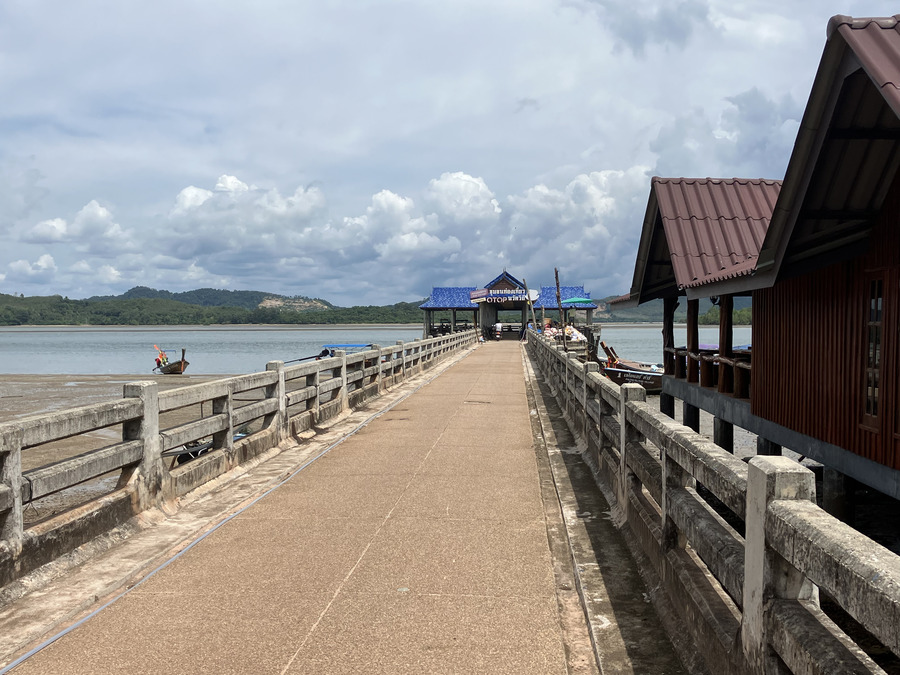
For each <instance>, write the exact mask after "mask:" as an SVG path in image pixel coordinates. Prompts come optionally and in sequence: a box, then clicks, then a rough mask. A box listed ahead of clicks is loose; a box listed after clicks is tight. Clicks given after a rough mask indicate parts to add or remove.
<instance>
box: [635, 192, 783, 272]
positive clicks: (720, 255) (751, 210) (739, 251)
mask: <svg viewBox="0 0 900 675" xmlns="http://www.w3.org/2000/svg"><path fill="white" fill-rule="evenodd" d="M652 186H653V190H654V191H655V193H656V199H657V203H658V206H659V215H660V218H661V220H662V224H663V228H664V230H665V233H666V241H667V242H668V246H669V252H670V254H671V260H672V268H673V271H674V273H675V281H676V283H677V285H678V287H679V288H689V287H693V286H700V285H702V284H705V283H710V282H712V281H719V280H722V279H729V278H733V277H737V276H742V275H745V274H750V273H752V271H753V269H754V268H755V266H756V259H757V256H758V255H759V249H760V247H761V246H762V242H763V239H764V238H765V234H766V229H767V228H768V227H769V221H770V219H771V217H772V209H773V208H774V206H775V202H776V200H777V199H778V193H779V192H780V191H781V181H775V180H764V179H756V180H751V179H741V178H731V179H720V178H653V181H652Z"/></svg>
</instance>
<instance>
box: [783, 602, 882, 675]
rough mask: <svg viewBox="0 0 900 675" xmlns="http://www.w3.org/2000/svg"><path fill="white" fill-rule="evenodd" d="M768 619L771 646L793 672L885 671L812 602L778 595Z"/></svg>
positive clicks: (855, 674)
mask: <svg viewBox="0 0 900 675" xmlns="http://www.w3.org/2000/svg"><path fill="white" fill-rule="evenodd" d="M767 621H768V628H769V634H770V635H771V636H772V648H773V649H774V650H775V651H776V652H777V653H778V655H779V656H780V657H781V660H782V661H784V663H785V664H786V665H787V666H788V668H789V669H790V670H791V672H793V673H811V674H814V675H833V674H834V673H840V674H841V675H875V674H876V673H880V674H881V675H884V671H883V670H882V669H881V668H879V667H878V665H877V664H876V663H875V662H874V661H873V660H872V659H871V658H869V655H868V654H866V653H865V652H864V651H863V650H862V649H860V648H859V646H857V644H856V643H855V642H854V641H853V640H852V639H851V638H850V637H848V636H847V634H846V633H844V631H842V630H841V629H840V628H838V626H837V625H835V623H834V622H833V621H832V620H831V619H830V618H828V616H827V615H826V614H825V612H823V611H822V610H821V609H820V608H819V607H816V606H815V605H814V604H812V603H810V602H803V601H797V600H782V599H776V600H774V601H773V602H772V606H771V609H770V610H769V614H768V619H767Z"/></svg>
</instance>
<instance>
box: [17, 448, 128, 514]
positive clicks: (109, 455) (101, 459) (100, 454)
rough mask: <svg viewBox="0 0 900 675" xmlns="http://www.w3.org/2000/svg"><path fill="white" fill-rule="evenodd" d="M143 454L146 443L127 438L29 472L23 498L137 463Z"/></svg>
mask: <svg viewBox="0 0 900 675" xmlns="http://www.w3.org/2000/svg"><path fill="white" fill-rule="evenodd" d="M142 455H143V444H142V443H141V442H140V441H127V442H125V443H117V444H116V445H110V446H109V447H106V448H102V449H100V450H92V451H91V452H86V453H84V454H81V455H77V456H75V457H70V458H69V459H64V460H62V461H59V462H55V463H53V464H49V465H47V466H43V467H41V468H39V469H32V470H31V471H25V472H23V474H22V477H23V478H24V479H25V483H24V484H23V485H22V501H23V502H30V501H32V500H35V499H39V498H40V497H45V496H47V495H49V494H53V493H54V492H59V491H60V490H65V489H66V488H70V487H73V486H75V485H78V484H80V483H84V482H85V481H88V480H91V479H92V478H97V477H98V476H102V475H103V474H106V473H109V472H110V471H116V470H117V469H121V468H122V467H125V466H128V465H130V464H136V463H137V462H139V461H141V457H142Z"/></svg>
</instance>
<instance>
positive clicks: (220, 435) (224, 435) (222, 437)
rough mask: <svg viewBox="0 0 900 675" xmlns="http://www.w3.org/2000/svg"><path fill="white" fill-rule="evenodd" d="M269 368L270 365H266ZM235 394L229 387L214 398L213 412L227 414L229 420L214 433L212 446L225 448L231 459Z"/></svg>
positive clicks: (217, 448)
mask: <svg viewBox="0 0 900 675" xmlns="http://www.w3.org/2000/svg"><path fill="white" fill-rule="evenodd" d="M266 367H267V368H268V366H266ZM233 413H234V395H233V392H232V390H231V387H228V393H227V394H226V395H225V396H222V397H220V398H214V399H213V400H212V414H213V415H225V419H226V420H228V424H227V425H226V427H225V428H224V429H223V430H222V431H219V432H217V433H214V434H213V437H212V447H213V448H214V449H215V450H219V449H221V450H224V451H225V454H226V455H227V456H228V458H229V461H230V460H231V459H232V456H233V455H234V414H233Z"/></svg>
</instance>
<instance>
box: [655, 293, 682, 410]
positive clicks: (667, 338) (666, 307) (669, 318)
mask: <svg viewBox="0 0 900 675" xmlns="http://www.w3.org/2000/svg"><path fill="white" fill-rule="evenodd" d="M676 307H678V298H665V299H664V300H663V329H662V337H663V372H664V373H665V374H666V375H669V376H670V377H674V376H675V354H674V353H672V352H669V351H666V350H667V349H674V348H675V308H676ZM659 411H660V412H661V413H662V414H663V415H668V416H669V417H671V418H672V419H675V397H674V396H672V395H671V394H666V393H661V394H660V395H659Z"/></svg>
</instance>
